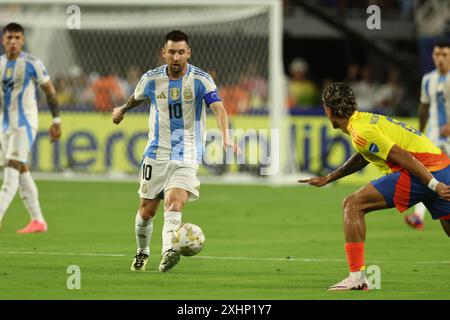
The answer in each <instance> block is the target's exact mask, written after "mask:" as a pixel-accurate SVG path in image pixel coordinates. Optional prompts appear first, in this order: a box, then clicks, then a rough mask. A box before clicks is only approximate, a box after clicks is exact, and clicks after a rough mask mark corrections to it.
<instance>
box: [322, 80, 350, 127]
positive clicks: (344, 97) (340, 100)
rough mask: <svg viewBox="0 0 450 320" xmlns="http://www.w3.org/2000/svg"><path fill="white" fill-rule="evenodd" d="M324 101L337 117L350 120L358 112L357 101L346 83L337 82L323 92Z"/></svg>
mask: <svg viewBox="0 0 450 320" xmlns="http://www.w3.org/2000/svg"><path fill="white" fill-rule="evenodd" d="M322 101H323V104H324V105H325V106H326V107H330V108H331V112H332V113H333V115H334V116H336V117H341V118H349V117H350V116H351V115H352V114H353V113H354V112H355V111H356V99H355V95H354V93H353V90H352V88H350V86H349V85H348V84H346V83H343V82H335V83H333V84H331V85H329V86H328V87H326V88H325V90H323V92H322Z"/></svg>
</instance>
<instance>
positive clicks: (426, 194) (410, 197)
mask: <svg viewBox="0 0 450 320" xmlns="http://www.w3.org/2000/svg"><path fill="white" fill-rule="evenodd" d="M322 100H323V105H324V108H325V114H326V116H327V117H328V119H329V120H330V122H331V124H332V125H333V128H334V129H340V130H342V132H344V133H345V134H348V135H350V137H351V139H352V145H353V148H354V149H355V150H356V152H357V153H356V154H354V155H353V156H351V157H350V159H348V160H347V161H346V162H345V163H344V164H343V165H341V166H340V167H339V168H337V169H336V170H335V171H333V172H331V173H329V174H328V175H327V176H325V177H318V178H311V179H302V180H299V182H306V183H309V184H311V185H314V186H317V187H322V186H324V185H326V184H328V183H330V182H332V181H335V180H338V179H341V178H343V177H345V176H347V175H349V174H352V173H354V172H357V171H359V170H361V169H362V168H364V167H366V166H367V165H368V164H369V163H373V164H374V165H376V166H377V167H378V168H379V169H380V171H382V172H383V173H385V174H386V175H385V176H383V177H381V178H379V179H377V180H374V181H372V182H371V183H369V184H367V185H365V186H364V187H362V188H361V189H359V190H358V191H356V192H354V193H353V194H351V195H350V196H348V197H347V198H345V200H344V203H343V211H344V234H345V242H346V244H345V252H346V254H347V262H348V266H349V269H350V275H349V276H348V277H347V278H345V279H344V280H342V281H341V282H339V283H336V284H335V285H333V286H330V287H329V288H328V289H329V290H367V289H368V280H367V278H366V274H365V262H364V242H365V239H366V225H365V214H366V213H369V212H371V211H375V210H380V209H386V208H393V207H396V208H397V210H399V211H400V212H403V211H405V210H406V209H408V208H409V207H411V206H413V205H414V204H416V203H418V202H421V201H423V202H424V203H425V205H426V206H427V208H428V210H429V211H430V213H431V216H432V217H433V219H439V220H440V222H441V225H442V227H443V229H444V231H445V232H446V234H447V235H448V236H449V237H450V186H449V185H450V158H449V157H448V156H447V155H446V154H445V153H444V152H443V151H442V150H441V149H439V148H438V147H437V146H435V145H434V144H433V143H432V142H431V141H430V140H429V139H428V138H427V137H426V136H425V135H424V134H422V133H421V132H419V131H418V130H416V129H414V128H412V127H410V126H408V125H406V124H404V123H402V122H400V121H397V120H395V119H392V118H387V117H385V116H382V115H378V114H373V113H369V112H358V111H357V105H356V99H355V95H354V94H353V91H352V89H351V88H350V87H349V86H348V85H347V84H344V83H334V84H332V85H330V86H329V87H327V88H326V89H325V90H324V91H323V95H322Z"/></svg>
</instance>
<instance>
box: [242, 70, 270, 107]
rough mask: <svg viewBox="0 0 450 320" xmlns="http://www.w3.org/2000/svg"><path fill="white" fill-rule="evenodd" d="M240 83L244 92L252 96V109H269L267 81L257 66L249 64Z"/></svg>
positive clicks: (250, 104)
mask: <svg viewBox="0 0 450 320" xmlns="http://www.w3.org/2000/svg"><path fill="white" fill-rule="evenodd" d="M240 83H241V85H242V87H243V88H244V90H246V91H247V92H248V93H249V94H250V102H249V107H250V108H252V109H262V108H267V93H268V84H267V79H266V78H264V77H263V76H262V75H261V73H260V70H259V69H258V65H257V64H255V63H250V64H249V66H248V68H247V72H246V73H245V74H242V75H241V79H240Z"/></svg>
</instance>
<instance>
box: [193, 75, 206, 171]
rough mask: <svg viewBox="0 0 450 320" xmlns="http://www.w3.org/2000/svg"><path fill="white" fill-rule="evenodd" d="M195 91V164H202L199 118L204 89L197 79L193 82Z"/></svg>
mask: <svg viewBox="0 0 450 320" xmlns="http://www.w3.org/2000/svg"><path fill="white" fill-rule="evenodd" d="M194 91H195V148H196V150H197V163H199V164H200V163H202V157H203V143H202V127H201V125H202V124H201V117H202V110H203V95H204V94H205V91H206V88H205V85H204V84H203V82H201V81H200V80H198V79H195V80H194Z"/></svg>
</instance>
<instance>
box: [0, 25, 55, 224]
mask: <svg viewBox="0 0 450 320" xmlns="http://www.w3.org/2000/svg"><path fill="white" fill-rule="evenodd" d="M2 44H3V48H4V52H5V54H3V55H2V56H0V79H1V81H2V90H0V101H1V104H2V107H1V110H0V119H1V121H2V128H1V130H0V146H1V148H0V149H1V150H0V157H1V160H2V165H4V167H5V169H4V178H3V185H2V187H1V190H0V223H1V221H2V218H3V216H4V215H5V212H6V210H7V209H8V207H9V205H10V204H11V201H12V200H13V198H14V196H15V195H16V193H17V190H19V193H20V196H21V198H22V200H23V202H24V204H25V207H26V208H27V210H28V213H29V214H30V217H31V221H30V223H29V224H28V225H27V226H26V227H25V228H23V229H20V230H18V233H31V232H45V231H47V223H46V222H45V220H44V217H43V215H42V211H41V207H40V204H39V199H38V190H37V187H36V184H35V182H34V180H33V178H32V177H31V174H30V171H29V167H28V165H27V160H28V156H29V153H30V151H31V147H32V145H33V142H34V138H35V137H36V131H37V129H38V110H37V107H38V106H37V89H38V86H40V87H41V88H42V89H43V91H44V92H45V93H46V95H47V102H48V105H49V108H50V111H51V113H52V116H53V124H52V125H51V127H50V130H49V135H50V139H51V140H52V141H54V140H56V139H59V137H60V136H61V127H60V118H59V108H58V104H57V100H56V91H55V88H54V86H53V84H52V82H51V80H50V76H49V75H48V73H47V70H46V69H45V67H44V65H43V64H42V62H41V61H39V60H38V59H36V58H34V57H33V56H31V55H29V54H27V53H25V52H23V51H22V47H23V45H24V44H25V35H24V29H23V27H22V26H21V25H19V24H17V23H10V24H8V25H6V26H5V27H4V28H3V36H2Z"/></svg>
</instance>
